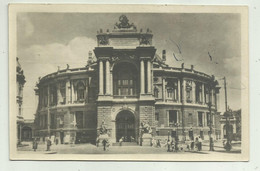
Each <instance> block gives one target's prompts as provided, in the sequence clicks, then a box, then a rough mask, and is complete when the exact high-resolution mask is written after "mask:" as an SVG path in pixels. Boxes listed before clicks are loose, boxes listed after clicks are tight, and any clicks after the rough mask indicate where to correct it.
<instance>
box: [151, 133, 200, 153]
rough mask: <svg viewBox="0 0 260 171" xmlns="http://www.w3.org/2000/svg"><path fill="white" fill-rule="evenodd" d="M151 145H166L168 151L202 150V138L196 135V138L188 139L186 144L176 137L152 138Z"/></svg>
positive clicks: (158, 146)
mask: <svg viewBox="0 0 260 171" xmlns="http://www.w3.org/2000/svg"><path fill="white" fill-rule="evenodd" d="M151 146H152V147H157V148H160V147H165V148H167V152H175V151H191V150H192V151H194V150H196V151H201V150H202V138H201V137H200V136H199V137H196V138H195V140H191V141H186V142H185V144H179V142H178V141H176V140H174V139H169V140H167V139H165V140H160V139H157V140H156V139H152V141H151ZM185 146H186V148H185Z"/></svg>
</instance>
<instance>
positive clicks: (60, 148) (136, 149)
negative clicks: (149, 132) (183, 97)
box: [18, 142, 241, 155]
mask: <svg viewBox="0 0 260 171" xmlns="http://www.w3.org/2000/svg"><path fill="white" fill-rule="evenodd" d="M214 145H215V147H214V149H215V151H214V152H212V151H209V147H208V143H207V142H205V143H203V147H202V151H180V152H167V148H166V147H161V148H156V147H150V146H142V147H141V146H121V147H120V146H110V147H109V148H108V150H106V151H104V150H103V148H102V147H101V146H100V147H96V146H94V145H92V144H76V145H63V144H61V145H52V146H51V151H50V152H47V151H45V150H46V144H39V145H38V149H37V151H36V152H34V151H33V149H32V145H31V143H27V146H23V147H18V153H20V154H24V153H34V154H37V153H38V154H169V153H171V154H175V155H176V154H179V155H184V154H201V155H203V154H212V153H214V154H216V155H217V154H218V153H219V154H223V153H226V154H228V153H230V154H235V153H241V144H240V143H233V148H232V150H231V151H230V152H226V151H225V149H224V148H223V146H222V143H221V142H215V143H214Z"/></svg>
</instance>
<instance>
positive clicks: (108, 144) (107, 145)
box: [106, 139, 110, 151]
mask: <svg viewBox="0 0 260 171" xmlns="http://www.w3.org/2000/svg"><path fill="white" fill-rule="evenodd" d="M106 141H107V144H106V150H107V151H109V146H110V143H109V140H108V139H107V140H106Z"/></svg>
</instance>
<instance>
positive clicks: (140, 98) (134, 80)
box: [35, 15, 220, 143]
mask: <svg viewBox="0 0 260 171" xmlns="http://www.w3.org/2000/svg"><path fill="white" fill-rule="evenodd" d="M152 38H153V34H152V31H151V30H150V29H147V30H145V31H144V30H142V29H140V30H139V31H138V30H137V28H136V26H135V25H134V24H129V21H128V19H127V18H126V16H124V15H122V16H121V17H120V18H119V24H118V23H116V24H115V26H114V29H113V30H112V31H109V30H106V31H103V30H102V29H100V30H99V31H98V33H97V43H98V45H97V47H96V48H95V49H94V53H95V58H96V60H94V58H93V56H92V53H91V52H90V54H89V58H88V64H87V65H86V66H85V67H82V68H74V69H71V68H70V67H69V65H67V69H65V70H58V71H57V72H55V73H52V74H49V75H46V76H44V77H43V78H41V79H39V82H38V84H37V89H36V94H37V95H38V96H39V103H38V108H37V113H36V117H35V123H36V130H35V132H36V136H39V137H41V138H42V139H43V140H44V137H47V136H55V137H56V138H57V139H58V141H59V142H60V143H87V142H94V141H95V139H96V138H97V136H99V134H100V130H101V128H103V127H105V128H106V130H107V134H108V136H109V139H110V141H111V142H118V141H119V139H120V138H121V137H124V140H125V141H136V142H138V143H139V142H140V141H141V139H142V134H143V133H142V130H143V126H144V125H149V127H150V128H151V132H150V133H151V134H152V136H153V137H155V138H158V137H162V138H165V137H167V136H168V137H169V136H170V137H175V138H176V137H178V138H179V139H180V140H188V139H194V137H196V136H201V137H202V139H205V140H207V139H209V135H210V133H212V134H211V135H212V136H213V138H215V139H216V138H219V137H220V135H219V134H220V128H218V127H217V125H218V124H216V123H217V121H216V118H219V117H218V115H219V113H218V112H217V108H218V103H217V102H218V99H219V97H218V95H219V89H220V87H218V83H217V81H216V80H215V78H214V76H209V75H207V74H205V73H202V72H198V71H196V70H195V69H194V67H193V66H191V67H190V68H185V66H184V64H182V66H181V67H180V68H174V67H170V66H168V65H167V64H166V63H165V61H166V51H165V50H163V52H162V55H161V56H159V55H158V54H156V48H155V47H154V46H153V43H152V40H153V39H152ZM210 127H211V128H212V129H211V130H210Z"/></svg>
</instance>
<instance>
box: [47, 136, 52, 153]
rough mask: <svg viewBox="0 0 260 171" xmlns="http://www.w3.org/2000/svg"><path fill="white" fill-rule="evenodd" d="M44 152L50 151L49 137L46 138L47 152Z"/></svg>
mask: <svg viewBox="0 0 260 171" xmlns="http://www.w3.org/2000/svg"><path fill="white" fill-rule="evenodd" d="M46 151H51V140H50V138H49V137H48V138H47V150H46Z"/></svg>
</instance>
